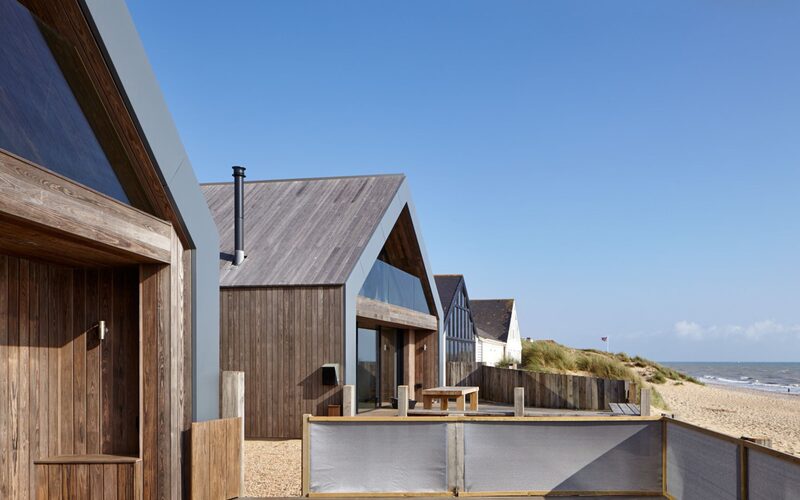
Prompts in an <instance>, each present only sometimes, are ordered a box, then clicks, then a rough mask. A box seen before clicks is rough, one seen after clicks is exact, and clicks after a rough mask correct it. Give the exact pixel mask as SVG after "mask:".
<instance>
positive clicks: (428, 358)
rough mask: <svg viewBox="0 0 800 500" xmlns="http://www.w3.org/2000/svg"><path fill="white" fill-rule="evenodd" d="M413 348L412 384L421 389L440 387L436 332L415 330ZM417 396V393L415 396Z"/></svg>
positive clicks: (437, 337)
mask: <svg viewBox="0 0 800 500" xmlns="http://www.w3.org/2000/svg"><path fill="white" fill-rule="evenodd" d="M414 348H415V350H416V353H415V356H414V357H415V371H416V373H415V374H414V384H415V385H417V386H418V387H417V388H422V389H428V388H430V387H437V386H440V385H441V383H440V382H439V334H438V332H435V331H432V332H431V331H421V330H417V331H416V332H415V333H414ZM419 395H420V393H419V392H417V393H416V396H417V397H419Z"/></svg>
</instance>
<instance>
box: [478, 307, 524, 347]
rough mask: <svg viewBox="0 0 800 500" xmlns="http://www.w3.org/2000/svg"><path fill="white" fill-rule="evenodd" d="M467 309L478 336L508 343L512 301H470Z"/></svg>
mask: <svg viewBox="0 0 800 500" xmlns="http://www.w3.org/2000/svg"><path fill="white" fill-rule="evenodd" d="M469 308H470V310H472V319H473V320H474V321H475V326H476V327H477V328H478V335H479V336H481V337H488V338H491V339H495V340H499V341H500V342H508V329H509V327H510V326H511V312H512V310H513V308H514V299H486V300H470V301H469Z"/></svg>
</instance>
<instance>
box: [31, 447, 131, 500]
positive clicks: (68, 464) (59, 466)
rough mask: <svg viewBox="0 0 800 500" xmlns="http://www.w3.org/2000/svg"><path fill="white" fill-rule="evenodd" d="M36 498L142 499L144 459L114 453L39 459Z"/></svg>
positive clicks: (36, 465) (49, 499)
mask: <svg viewBox="0 0 800 500" xmlns="http://www.w3.org/2000/svg"><path fill="white" fill-rule="evenodd" d="M35 467H36V500H61V499H63V500H67V499H86V500H141V499H142V460H141V459H139V458H131V457H117V456H110V455H87V456H82V457H75V456H64V457H54V458H50V459H47V460H41V461H37V462H36V464H35Z"/></svg>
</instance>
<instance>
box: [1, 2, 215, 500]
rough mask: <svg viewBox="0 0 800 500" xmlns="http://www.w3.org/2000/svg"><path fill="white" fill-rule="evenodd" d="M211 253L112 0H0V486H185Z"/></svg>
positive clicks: (177, 154) (175, 148)
mask: <svg viewBox="0 0 800 500" xmlns="http://www.w3.org/2000/svg"><path fill="white" fill-rule="evenodd" d="M217 256H218V239H217V233H216V228H215V226H214V224H213V220H212V219H211V216H210V213H209V211H208V207H207V206H206V205H205V203H204V200H203V198H202V195H201V193H200V190H199V187H198V185H197V181H196V179H195V177H194V173H193V171H192V168H191V165H190V163H189V162H188V159H187V158H186V154H185V152H184V150H183V147H182V145H181V142H180V140H179V138H178V136H177V133H176V131H175V127H174V125H173V123H172V120H171V118H170V116H169V113H168V112H167V109H166V105H165V103H164V101H163V98H162V96H161V94H160V90H159V88H158V85H157V84H156V81H155V78H154V76H153V74H152V71H151V70H150V67H149V65H148V62H147V59H146V57H145V54H144V51H143V49H142V46H141V43H140V42H139V39H138V37H137V34H136V31H135V28H134V27H133V24H132V22H131V19H130V15H129V13H128V11H127V9H126V7H125V4H124V2H123V1H122V0H102V1H101V0H81V1H79V0H46V1H45V0H23V1H21V2H18V1H17V0H0V498H3V499H27V498H62V497H63V498H67V497H69V498H117V495H119V496H120V497H125V498H141V497H144V498H180V497H181V495H182V491H183V488H184V479H185V474H184V464H185V454H184V444H183V440H184V438H185V432H184V431H186V430H187V429H189V427H190V424H191V423H192V421H193V420H203V419H211V418H216V417H217V412H218V410H217V408H218V401H219V395H218V387H219V355H218V348H219V347H218V346H219V343H218V303H219V302H218V289H217V287H216V280H217V276H218V269H217V260H218V259H217ZM103 488H105V490H103Z"/></svg>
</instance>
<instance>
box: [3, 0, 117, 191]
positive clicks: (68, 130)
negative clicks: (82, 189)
mask: <svg viewBox="0 0 800 500" xmlns="http://www.w3.org/2000/svg"><path fill="white" fill-rule="evenodd" d="M82 72H85V70H84V69H83V67H82V64H81V62H80V59H79V58H78V56H77V52H76V51H75V49H74V47H72V46H70V45H69V44H67V43H66V42H65V41H64V40H63V39H61V38H59V37H58V35H57V34H55V33H54V32H53V31H52V30H50V29H49V28H47V27H46V26H44V25H43V24H41V23H40V22H39V21H38V20H37V19H36V18H35V17H34V16H33V15H32V14H31V13H30V12H28V10H27V9H26V8H24V7H23V6H22V5H20V4H19V3H17V2H16V0H0V148H2V149H5V150H6V151H9V152H11V153H14V154H15V155H18V156H21V157H23V158H26V159H28V160H30V161H32V162H34V163H37V164H39V165H42V166H43V167H46V168H48V169H50V170H52V171H54V172H57V173H59V174H61V175H63V176H65V177H68V178H70V179H72V180H74V181H77V182H79V183H81V184H84V185H86V186H89V187H90V188H93V189H96V190H97V191H100V192H102V193H105V194H107V195H109V196H111V197H113V198H116V199H117V200H120V201H123V202H125V203H129V201H128V197H127V195H126V194H125V190H124V189H123V187H122V184H121V183H120V181H119V179H118V178H117V175H116V173H115V171H114V169H113V167H112V165H111V164H110V163H109V161H108V158H107V157H106V154H105V152H104V150H103V148H102V146H101V145H100V143H99V142H98V140H97V137H96V136H95V134H94V131H93V130H92V127H91V125H90V124H89V121H88V120H87V118H86V115H85V114H84V111H83V110H82V108H81V103H80V102H79V100H78V99H77V98H76V94H77V95H83V96H88V95H90V94H91V93H92V92H94V91H93V89H92V87H91V84H90V83H89V84H87V82H86V76H85V74H83V75H82V76H81V74H82ZM65 75H67V76H68V77H70V79H69V81H68V80H67V77H65ZM71 84H73V85H74V86H75V87H74V88H73V87H71V86H70V85H71Z"/></svg>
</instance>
